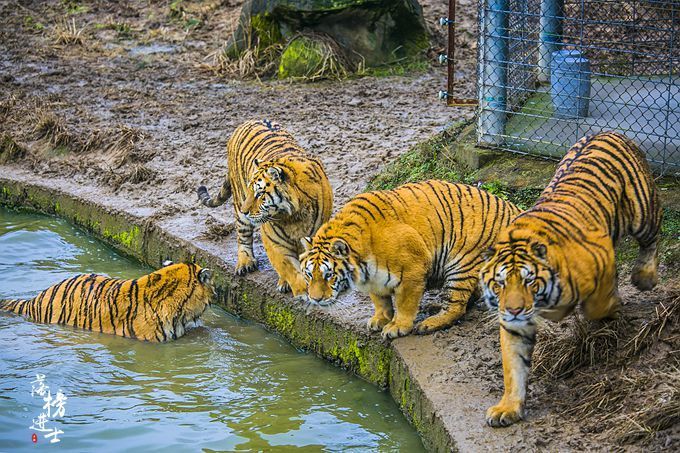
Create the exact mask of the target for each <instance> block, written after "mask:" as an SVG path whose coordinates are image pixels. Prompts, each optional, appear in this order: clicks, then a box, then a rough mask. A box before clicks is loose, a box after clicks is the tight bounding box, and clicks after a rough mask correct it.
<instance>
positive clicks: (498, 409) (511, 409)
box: [486, 322, 536, 427]
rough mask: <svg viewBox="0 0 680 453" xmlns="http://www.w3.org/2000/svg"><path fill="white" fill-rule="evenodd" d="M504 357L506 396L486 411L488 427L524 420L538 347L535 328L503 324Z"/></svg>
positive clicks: (530, 325) (502, 351)
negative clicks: (530, 374)
mask: <svg viewBox="0 0 680 453" xmlns="http://www.w3.org/2000/svg"><path fill="white" fill-rule="evenodd" d="M500 330H501V355H502V358H503V384H504V385H505V393H503V398H501V401H500V402H499V403H498V404H497V405H495V406H493V407H490V408H489V409H488V410H487V411H486V423H487V424H488V425H489V426H493V427H499V426H509V425H512V424H513V423H516V422H518V421H520V420H521V419H522V418H523V417H524V401H525V399H526V390H527V381H528V377H529V371H530V370H531V354H532V353H533V351H534V345H535V344H536V326H535V325H534V324H528V325H525V326H521V327H518V326H506V325H505V324H504V323H503V322H501V329H500Z"/></svg>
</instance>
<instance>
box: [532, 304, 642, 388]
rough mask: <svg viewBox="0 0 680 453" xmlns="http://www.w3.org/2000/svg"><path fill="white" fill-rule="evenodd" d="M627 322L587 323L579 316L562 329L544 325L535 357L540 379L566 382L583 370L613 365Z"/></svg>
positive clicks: (566, 322) (535, 365)
mask: <svg viewBox="0 0 680 453" xmlns="http://www.w3.org/2000/svg"><path fill="white" fill-rule="evenodd" d="M628 328H629V325H628V323H627V322H626V320H625V319H618V320H614V321H585V320H583V319H582V318H581V317H580V316H578V315H575V316H573V317H571V319H569V320H566V321H564V322H563V323H562V325H558V326H553V325H548V324H543V325H542V326H541V329H540V330H539V339H538V342H537V344H536V350H535V351H534V355H533V372H534V373H536V375H537V376H539V377H549V378H557V379H563V378H565V377H567V376H570V375H571V374H572V373H573V372H574V371H575V370H577V369H578V368H581V367H583V366H593V365H596V364H598V365H599V364H609V363H611V362H612V361H613V360H614V359H615V358H616V355H617V351H618V350H619V348H620V347H621V346H622V345H623V343H624V342H625V339H624V338H625V332H626V331H627V329H628Z"/></svg>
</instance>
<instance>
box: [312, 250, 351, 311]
mask: <svg viewBox="0 0 680 453" xmlns="http://www.w3.org/2000/svg"><path fill="white" fill-rule="evenodd" d="M301 242H302V246H303V247H304V249H305V252H304V253H303V254H302V255H300V269H301V271H302V275H303V276H304V279H305V282H306V283H307V296H308V298H309V301H310V302H312V303H314V304H317V305H321V306H329V305H332V304H334V303H335V302H337V297H338V296H339V295H340V294H341V293H342V292H343V291H345V290H347V289H349V288H350V287H352V286H353V281H354V280H353V275H352V273H353V269H354V267H353V266H352V264H351V262H350V250H349V245H347V243H346V242H345V241H343V240H342V239H336V240H334V241H331V242H329V241H318V242H313V241H312V239H311V238H308V237H307V238H302V239H301Z"/></svg>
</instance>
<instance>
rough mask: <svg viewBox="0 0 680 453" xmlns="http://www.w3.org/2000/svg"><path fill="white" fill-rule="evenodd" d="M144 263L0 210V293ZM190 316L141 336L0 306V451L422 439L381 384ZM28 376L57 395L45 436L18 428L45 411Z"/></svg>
mask: <svg viewBox="0 0 680 453" xmlns="http://www.w3.org/2000/svg"><path fill="white" fill-rule="evenodd" d="M149 271H150V269H149V268H146V267H144V266H141V265H140V264H139V263H137V262H134V261H131V260H129V259H127V258H125V257H122V256H120V255H117V254H116V253H115V252H114V251H113V250H111V249H110V248H108V247H107V246H106V245H103V244H102V243H100V242H98V241H97V240H95V239H93V238H91V237H89V236H88V235H87V234H86V233H84V232H82V231H80V230H78V229H76V228H73V227H72V226H70V225H69V224H67V223H66V222H64V221H62V220H59V219H55V218H51V217H46V216H39V215H33V214H24V213H17V212H12V211H7V210H3V209H0V298H14V297H28V296H32V295H34V294H36V293H37V292H38V291H39V290H41V289H44V288H45V287H47V286H50V285H52V284H54V283H57V282H58V281H60V280H62V279H64V278H66V277H68V276H71V275H74V274H78V273H86V272H97V273H105V274H108V275H111V276H115V277H122V278H133V277H137V276H140V275H142V274H144V273H147V272H149ZM203 323H204V325H203V326H202V327H198V328H196V329H194V330H192V331H190V332H189V333H188V334H187V335H185V336H184V337H182V338H180V339H179V340H177V341H174V342H171V343H167V344H151V343H143V342H139V341H135V340H129V339H125V338H119V337H115V336H111V335H105V334H100V333H94V332H89V331H83V330H77V329H73V328H70V327H64V326H57V325H42V324H34V323H31V322H29V321H27V320H25V319H23V318H21V317H18V316H14V315H11V314H7V313H0V451H24V450H26V451H28V450H29V449H30V450H32V449H35V448H36V447H38V448H39V447H41V446H42V447H43V448H54V449H55V451H56V450H65V451H100V452H109V451H131V452H140V451H164V452H177V451H272V450H276V451H289V450H293V449H301V450H303V451H347V450H353V451H407V452H415V451H421V450H422V449H423V446H422V443H421V441H420V439H419V437H418V436H417V434H416V433H415V431H414V430H413V428H412V427H411V426H410V425H409V424H408V423H407V422H406V421H405V419H404V418H403V416H402V415H401V413H400V412H399V410H398V408H397V407H396V405H395V403H394V402H393V401H392V399H391V398H390V397H389V395H388V394H387V393H385V392H381V391H379V390H378V389H377V388H376V387H374V386H372V385H370V384H368V383H366V382H363V381H361V380H360V379H358V378H356V377H354V376H351V375H350V374H348V373H346V372H344V371H342V370H340V369H337V368H335V367H333V366H332V365H330V364H327V363H325V362H324V361H322V360H320V359H318V358H317V357H315V356H313V355H310V354H306V353H302V352H299V351H297V350H295V349H294V348H292V347H291V346H290V345H289V344H287V343H286V342H285V341H284V340H283V339H282V338H281V337H279V336H277V335H275V334H272V333H269V332H267V331H266V330H264V329H263V328H262V327H260V326H258V325H255V324H252V323H248V322H243V321H240V320H237V319H235V318H233V317H232V316H230V315H228V314H227V313H226V312H224V311H223V310H221V309H219V308H215V307H213V308H210V309H209V310H208V311H207V312H206V313H205V315H204V318H203ZM38 374H41V375H44V385H46V386H49V389H50V395H51V396H52V397H53V398H54V396H55V394H56V392H57V391H59V390H60V391H61V393H62V394H63V395H65V396H66V398H67V399H66V402H65V404H64V406H63V407H64V409H65V413H64V415H63V417H60V416H59V415H58V414H57V416H56V417H52V418H48V421H47V422H46V423H45V424H44V428H45V429H50V430H53V429H54V428H56V429H58V430H59V431H63V433H60V434H58V435H57V438H58V439H59V440H60V442H59V443H55V444H50V439H52V437H50V438H46V437H45V434H47V433H41V432H36V430H35V429H31V426H32V425H33V427H34V428H35V424H34V422H33V421H34V420H36V421H38V424H39V420H37V419H38V418H39V416H40V414H41V413H44V412H45V410H44V409H43V405H44V404H45V403H44V401H43V397H41V396H39V395H37V394H35V393H34V395H33V396H31V390H32V388H33V387H36V388H37V387H38V383H33V381H35V380H36V375H38ZM55 410H56V406H55V407H52V408H51V409H50V411H51V412H52V414H53V413H54V412H55ZM34 433H35V434H36V435H37V436H36V440H37V445H34V443H33V440H32V435H33V434H34Z"/></svg>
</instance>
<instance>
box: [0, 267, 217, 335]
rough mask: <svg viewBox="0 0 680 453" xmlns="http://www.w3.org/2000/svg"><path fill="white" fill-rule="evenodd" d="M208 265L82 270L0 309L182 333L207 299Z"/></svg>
mask: <svg viewBox="0 0 680 453" xmlns="http://www.w3.org/2000/svg"><path fill="white" fill-rule="evenodd" d="M209 279H210V271H209V270H207V269H201V268H200V267H199V266H198V265H196V264H175V265H171V266H167V267H164V268H162V269H160V270H158V271H156V272H152V273H151V274H148V275H145V276H143V277H141V278H139V279H134V280H121V279H117V278H111V277H107V276H104V275H98V274H84V275H77V276H75V277H71V278H68V279H66V280H63V281H62V282H60V283H57V284H56V285H53V286H51V287H49V288H47V289H46V290H44V291H42V292H40V294H38V295H37V296H36V297H34V298H32V299H17V300H2V301H0V310H4V311H10V312H13V313H16V314H18V315H23V316H26V317H28V318H30V319H31V320H33V321H35V322H40V323H47V324H63V325H69V326H73V327H78V328H82V329H87V330H94V331H97V332H102V333H110V334H114V335H120V336H123V337H129V338H137V339H140V340H148V341H166V340H169V339H176V338H179V337H180V336H182V335H183V334H184V332H185V330H186V328H187V327H189V326H190V325H191V324H193V323H195V321H197V320H198V318H199V317H200V315H201V314H202V313H203V311H204V310H205V308H206V307H207V306H208V304H209V303H210V299H211V298H212V297H213V294H214V291H213V289H212V287H211V286H210V283H209Z"/></svg>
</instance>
